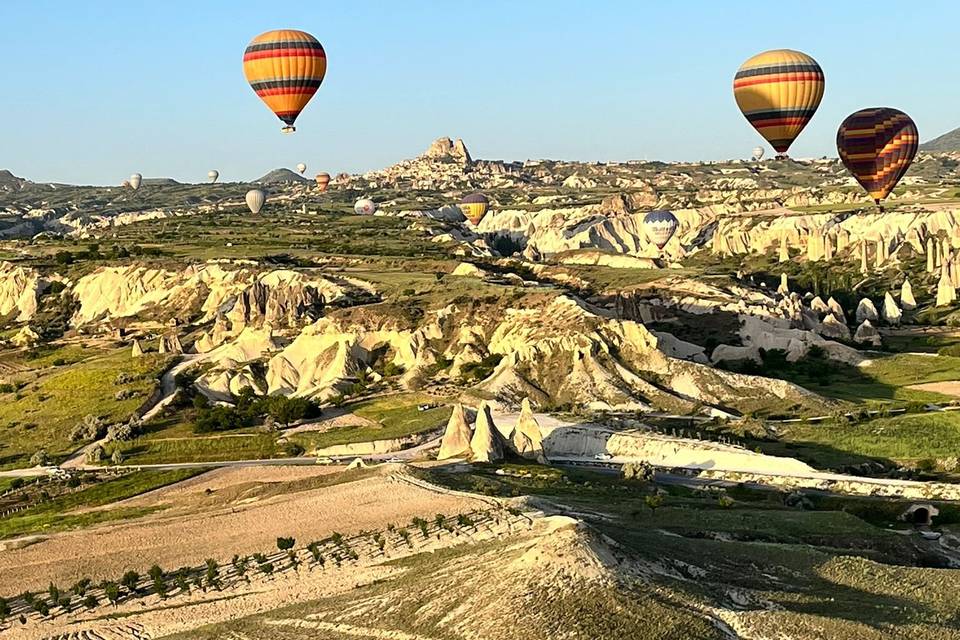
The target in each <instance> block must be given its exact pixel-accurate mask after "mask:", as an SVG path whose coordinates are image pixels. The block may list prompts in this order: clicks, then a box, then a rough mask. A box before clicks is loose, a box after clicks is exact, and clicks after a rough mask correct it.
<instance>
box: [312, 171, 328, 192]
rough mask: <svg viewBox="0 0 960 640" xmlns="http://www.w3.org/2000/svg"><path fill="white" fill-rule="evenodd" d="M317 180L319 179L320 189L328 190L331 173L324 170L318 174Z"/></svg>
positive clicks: (318, 185)
mask: <svg viewBox="0 0 960 640" xmlns="http://www.w3.org/2000/svg"><path fill="white" fill-rule="evenodd" d="M315 180H316V181H317V188H318V189H320V191H326V190H327V186H328V185H329V184H330V174H329V173H327V172H326V171H323V172H321V173H318V174H317V177H316V178H315Z"/></svg>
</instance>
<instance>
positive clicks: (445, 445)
mask: <svg viewBox="0 0 960 640" xmlns="http://www.w3.org/2000/svg"><path fill="white" fill-rule="evenodd" d="M471 437H472V434H471V433H470V425H469V424H468V423H467V415H466V413H465V412H464V410H463V405H462V404H459V403H457V404H456V405H455V406H454V407H453V413H451V414H450V420H448V421H447V428H446V430H444V432H443V439H442V440H441V441H440V452H439V453H438V454H437V460H449V459H450V458H466V457H469V456H470V454H471V453H472V450H471V447H470V440H471Z"/></svg>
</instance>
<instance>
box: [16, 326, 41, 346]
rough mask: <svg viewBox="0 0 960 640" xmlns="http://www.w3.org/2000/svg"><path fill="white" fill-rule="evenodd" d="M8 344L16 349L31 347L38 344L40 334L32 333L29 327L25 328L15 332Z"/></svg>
mask: <svg viewBox="0 0 960 640" xmlns="http://www.w3.org/2000/svg"><path fill="white" fill-rule="evenodd" d="M10 342H11V343H13V344H14V345H15V346H17V347H33V346H36V345H37V344H39V342H40V334H39V333H37V332H36V331H34V330H33V329H32V328H31V327H29V326H26V327H23V328H22V329H20V330H19V331H17V332H16V333H15V334H14V335H13V337H12V338H10Z"/></svg>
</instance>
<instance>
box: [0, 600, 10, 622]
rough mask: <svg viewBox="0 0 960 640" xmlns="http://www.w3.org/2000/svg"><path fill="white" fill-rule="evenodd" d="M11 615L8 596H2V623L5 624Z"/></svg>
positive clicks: (0, 602)
mask: <svg viewBox="0 0 960 640" xmlns="http://www.w3.org/2000/svg"><path fill="white" fill-rule="evenodd" d="M9 615H10V603H9V602H7V599H6V598H0V624H3V623H4V622H5V621H6V619H7V616H9Z"/></svg>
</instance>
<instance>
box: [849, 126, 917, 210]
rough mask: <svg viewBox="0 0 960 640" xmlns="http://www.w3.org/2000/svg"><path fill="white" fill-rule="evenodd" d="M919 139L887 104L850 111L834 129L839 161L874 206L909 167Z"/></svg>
mask: <svg viewBox="0 0 960 640" xmlns="http://www.w3.org/2000/svg"><path fill="white" fill-rule="evenodd" d="M919 142H920V134H919V133H918V132H917V125H916V124H914V122H913V120H911V119H910V116H908V115H907V114H905V113H904V112H902V111H898V110H897V109H891V108H889V107H876V108H871V109H861V110H860V111H857V112H856V113H852V114H850V115H849V116H847V119H846V120H844V121H843V122H842V123H841V124H840V129H839V130H838V131H837V151H838V152H839V153H840V160H841V161H842V162H843V164H844V166H845V167H846V168H847V170H849V171H850V173H852V174H853V177H854V178H856V179H857V182H859V183H860V185H861V186H862V187H863V188H864V189H865V190H866V191H867V193H869V194H870V197H871V198H873V200H874V202H876V203H877V206H879V205H880V201H881V200H883V199H884V198H886V197H887V196H888V195H890V192H891V191H893V188H894V187H895V186H897V183H898V182H900V178H902V177H903V175H904V174H905V173H906V172H907V169H909V168H910V164H911V163H912V162H913V157H914V156H915V155H917V146H918V144H919ZM880 210H881V211H882V210H883V207H881V208H880Z"/></svg>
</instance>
